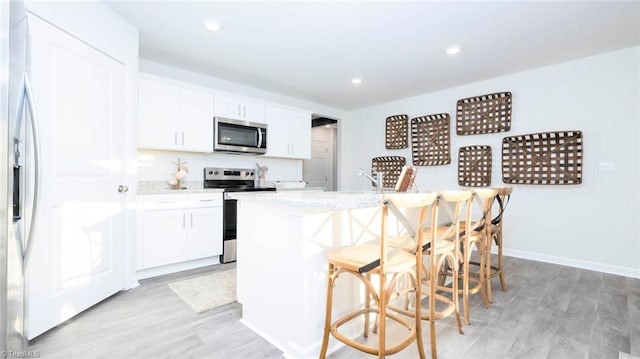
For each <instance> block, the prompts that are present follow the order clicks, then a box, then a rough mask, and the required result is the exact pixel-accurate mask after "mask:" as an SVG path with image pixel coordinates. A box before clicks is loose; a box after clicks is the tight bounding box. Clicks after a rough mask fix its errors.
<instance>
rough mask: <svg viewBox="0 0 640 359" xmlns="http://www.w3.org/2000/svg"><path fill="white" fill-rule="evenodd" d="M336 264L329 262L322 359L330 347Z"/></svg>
mask: <svg viewBox="0 0 640 359" xmlns="http://www.w3.org/2000/svg"><path fill="white" fill-rule="evenodd" d="M333 272H334V266H333V264H329V271H328V273H329V275H328V278H327V307H326V312H325V316H324V334H323V336H322V349H321V350H320V359H324V358H326V356H327V348H328V347H329V328H330V326H331V306H332V304H333V303H332V300H333V280H334V275H333Z"/></svg>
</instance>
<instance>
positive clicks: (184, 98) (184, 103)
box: [138, 77, 214, 152]
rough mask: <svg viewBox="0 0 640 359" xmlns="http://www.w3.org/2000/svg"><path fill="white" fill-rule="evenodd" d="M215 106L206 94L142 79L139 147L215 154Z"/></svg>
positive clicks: (211, 95) (189, 88)
mask: <svg viewBox="0 0 640 359" xmlns="http://www.w3.org/2000/svg"><path fill="white" fill-rule="evenodd" d="M213 105H214V99H213V94H211V93H209V92H207V91H204V90H198V89H194V88H191V87H188V86H180V85H176V84H175V83H169V82H165V81H162V80H160V79H155V78H147V77H143V78H140V81H139V105H138V108H139V123H140V125H139V130H138V147H139V148H150V149H161V150H174V151H192V152H213V115H214V111H213Z"/></svg>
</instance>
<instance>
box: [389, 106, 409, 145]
mask: <svg viewBox="0 0 640 359" xmlns="http://www.w3.org/2000/svg"><path fill="white" fill-rule="evenodd" d="M408 132H409V116H407V115H393V116H389V117H387V120H386V125H385V133H384V147H385V148H386V149H388V150H398V149H402V148H407V147H409V141H408V140H407V133H408Z"/></svg>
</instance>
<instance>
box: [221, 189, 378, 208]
mask: <svg viewBox="0 0 640 359" xmlns="http://www.w3.org/2000/svg"><path fill="white" fill-rule="evenodd" d="M230 197H231V198H236V199H240V200H247V201H256V202H262V203H271V204H277V205H285V206H293V207H301V208H322V209H354V208H369V207H378V206H380V205H381V203H382V196H381V195H380V193H377V192H306V191H296V192H293V191H291V192H289V191H287V192H259V193H256V192H253V193H250V192H237V193H231V194H230Z"/></svg>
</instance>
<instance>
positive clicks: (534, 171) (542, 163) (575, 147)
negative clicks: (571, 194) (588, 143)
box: [502, 131, 582, 185]
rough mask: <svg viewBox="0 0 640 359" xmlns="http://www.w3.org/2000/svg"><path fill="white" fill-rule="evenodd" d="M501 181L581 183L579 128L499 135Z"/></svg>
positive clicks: (546, 183)
mask: <svg viewBox="0 0 640 359" xmlns="http://www.w3.org/2000/svg"><path fill="white" fill-rule="evenodd" d="M502 181H503V182H504V183H509V184H539V185H571V184H580V183H582V132H581V131H560V132H543V133H532V134H527V135H520V136H512V137H505V138H503V139H502Z"/></svg>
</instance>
